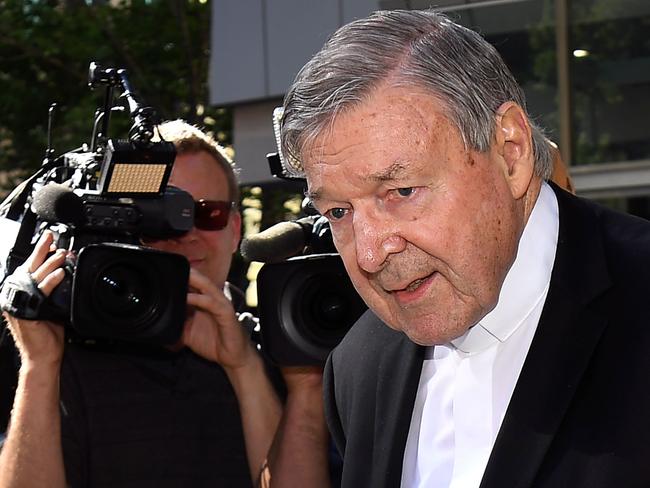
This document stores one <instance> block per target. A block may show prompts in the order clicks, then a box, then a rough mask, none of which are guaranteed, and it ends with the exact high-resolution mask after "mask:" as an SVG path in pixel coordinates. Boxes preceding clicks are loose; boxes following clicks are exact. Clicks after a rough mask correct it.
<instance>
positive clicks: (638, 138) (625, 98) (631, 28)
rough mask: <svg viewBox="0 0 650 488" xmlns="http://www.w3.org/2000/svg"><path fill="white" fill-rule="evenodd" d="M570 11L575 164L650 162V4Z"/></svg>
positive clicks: (575, 2)
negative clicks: (646, 160) (647, 160)
mask: <svg viewBox="0 0 650 488" xmlns="http://www.w3.org/2000/svg"><path fill="white" fill-rule="evenodd" d="M569 9H570V10H569V15H570V34H569V35H570V46H569V49H570V51H571V54H572V56H570V79H571V85H572V91H571V98H572V107H571V108H572V118H573V119H572V145H573V164H593V163H604V162H618V161H629V160H640V159H648V158H650V129H649V128H648V127H649V123H648V117H649V114H650V36H649V35H648V34H649V33H650V2H648V1H647V0H571V1H570V2H569Z"/></svg>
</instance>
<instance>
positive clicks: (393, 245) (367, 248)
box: [353, 210, 406, 273]
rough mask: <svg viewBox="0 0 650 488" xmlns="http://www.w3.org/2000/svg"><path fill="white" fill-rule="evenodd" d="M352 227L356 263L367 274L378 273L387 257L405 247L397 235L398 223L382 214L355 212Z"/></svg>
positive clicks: (374, 211) (378, 212)
mask: <svg viewBox="0 0 650 488" xmlns="http://www.w3.org/2000/svg"><path fill="white" fill-rule="evenodd" d="M353 227H354V240H355V246H356V253H357V263H358V264H359V267H360V268H361V269H363V270H364V271H366V272H368V273H375V272H377V271H379V270H380V269H381V268H382V267H383V265H384V262H385V261H386V258H388V256H389V255H391V254H394V253H399V252H402V251H403V250H404V248H405V247H406V241H405V239H404V238H403V237H401V236H400V234H399V222H396V221H395V220H394V219H393V218H392V217H391V216H390V215H387V214H386V213H384V212H380V211H377V210H373V211H361V212H357V211H356V210H355V213H354V217H353Z"/></svg>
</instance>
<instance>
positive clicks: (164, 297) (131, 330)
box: [71, 243, 189, 344]
mask: <svg viewBox="0 0 650 488" xmlns="http://www.w3.org/2000/svg"><path fill="white" fill-rule="evenodd" d="M188 276H189V263H188V262H187V259H185V258H184V257H183V256H180V255H178V254H171V253H165V252H162V251H157V250H155V249H148V248H144V247H138V246H133V245H129V244H121V243H102V244H92V245H89V246H86V247H84V248H83V249H82V250H81V252H80V253H79V256H78V258H77V267H76V270H75V275H74V282H73V292H72V324H71V325H72V327H73V328H74V330H75V331H76V332H77V333H79V335H81V336H82V337H89V338H100V339H101V338H108V339H117V340H126V341H134V342H144V343H148V344H174V343H175V342H176V341H178V338H179V337H180V335H181V333H182V330H183V323H184V322H185V313H186V297H187V282H188Z"/></svg>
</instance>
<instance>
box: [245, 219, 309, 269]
mask: <svg viewBox="0 0 650 488" xmlns="http://www.w3.org/2000/svg"><path fill="white" fill-rule="evenodd" d="M305 232H306V230H305V229H304V228H303V226H302V225H301V224H299V223H296V222H280V223H279V224H276V225H274V226H272V227H269V228H268V229H266V230H265V231H263V232H260V233H259V234H255V235H253V236H251V237H249V238H247V239H244V240H243V241H242V243H241V247H240V251H241V254H242V256H243V257H244V258H245V259H247V260H248V261H260V262H262V263H278V262H280V261H284V260H285V259H287V258H290V257H292V256H297V255H299V254H301V253H302V251H303V249H304V247H305V245H306V244H307V239H306V236H305Z"/></svg>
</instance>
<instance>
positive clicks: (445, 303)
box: [282, 11, 650, 488]
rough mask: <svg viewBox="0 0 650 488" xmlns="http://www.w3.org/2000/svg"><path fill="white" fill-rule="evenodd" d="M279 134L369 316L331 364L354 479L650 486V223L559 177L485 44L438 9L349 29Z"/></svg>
mask: <svg viewBox="0 0 650 488" xmlns="http://www.w3.org/2000/svg"><path fill="white" fill-rule="evenodd" d="M282 143H283V148H284V151H285V153H286V155H287V158H286V159H287V161H288V162H289V163H290V164H291V165H293V167H294V169H295V171H296V173H301V172H302V173H303V174H304V175H305V176H306V178H307V182H308V187H309V190H308V194H309V196H310V197H311V199H312V200H313V202H314V204H315V206H316V208H317V209H318V210H319V211H320V212H321V213H322V214H324V215H326V216H327V217H328V219H329V221H330V224H331V228H332V232H333V236H334V239H335V243H336V246H337V248H338V250H339V252H340V254H341V256H342V258H343V261H344V263H345V266H346V269H347V271H348V273H349V275H350V277H351V278H352V281H353V282H354V284H355V287H356V288H357V290H358V291H359V293H360V294H361V295H362V297H363V298H364V300H365V301H366V303H367V304H368V306H369V308H370V310H369V312H367V313H366V314H365V315H364V316H363V317H362V318H361V319H360V321H359V322H358V323H357V324H356V325H355V326H354V327H353V329H352V330H351V332H350V333H349V334H348V335H347V337H346V338H345V339H344V341H343V342H342V343H341V345H340V346H339V347H338V348H337V349H335V351H334V352H333V354H332V355H331V356H330V358H329V361H328V364H327V366H326V371H325V396H326V398H325V409H326V416H327V420H328V424H329V427H330V430H331V432H332V434H333V436H334V439H335V441H336V443H337V446H338V448H339V450H340V452H341V454H342V456H343V459H344V466H343V486H372V487H381V486H400V485H401V486H405V487H412V486H413V487H415V486H418V487H419V486H422V487H424V486H426V487H463V488H465V487H478V486H480V487H482V488H488V487H495V488H497V487H498V488H502V487H508V488H510V487H549V488H550V487H553V488H555V487H562V486H566V487H569V486H570V487H585V488H586V487H589V488H597V487H636V486H639V487H640V486H650V375H649V373H648V372H649V371H650V352H649V351H650V319H649V315H650V314H649V313H648V312H647V310H646V304H647V301H648V300H647V293H648V290H649V289H650V224H648V223H647V222H646V221H643V220H640V219H636V218H633V217H630V216H625V215H620V214H616V213H613V212H611V211H609V210H606V209H604V208H601V207H599V206H596V205H595V204H592V203H590V202H587V201H584V200H582V199H579V198H577V197H574V196H573V195H571V194H569V193H567V192H565V191H563V190H561V189H560V188H558V187H557V186H555V185H553V184H549V183H547V180H548V179H549V178H550V175H551V170H552V157H551V154H550V151H549V146H548V144H546V142H545V139H544V135H543V132H542V131H541V129H540V128H538V127H537V126H536V124H535V123H534V122H533V121H532V120H531V117H530V116H529V114H528V113H527V111H526V104H525V100H524V95H523V93H522V90H521V88H520V87H519V85H518V84H517V82H516V81H515V79H514V78H513V76H512V74H511V73H510V71H509V70H508V68H507V67H506V66H505V64H504V62H503V60H502V59H501V58H500V56H499V55H498V53H497V52H496V51H495V49H494V48H493V47H492V46H490V45H489V44H488V43H487V42H486V41H485V40H484V39H483V38H481V36H479V35H478V34H476V33H475V32H473V31H471V30H469V29H466V28H464V27H461V26H459V25H457V24H456V23H454V22H452V21H451V20H449V19H448V18H447V17H445V16H443V15H440V14H437V13H435V12H432V11H390V12H376V13H374V14H372V15H371V16H370V17H368V18H366V19H362V20H358V21H355V22H352V23H350V24H348V25H346V26H344V27H342V28H341V29H339V31H337V32H336V33H335V34H334V35H333V37H332V38H331V39H330V40H329V41H328V42H327V43H326V44H325V46H324V47H323V49H322V50H321V51H320V52H319V53H318V54H316V56H315V57H314V58H313V59H312V60H311V61H310V62H309V63H308V64H307V65H306V66H305V67H304V68H303V69H302V70H301V72H300V73H299V74H298V76H297V78H296V80H295V82H294V83H293V85H292V87H291V88H290V90H289V92H288V94H287V97H286V99H285V103H284V116H283V120H282Z"/></svg>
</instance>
